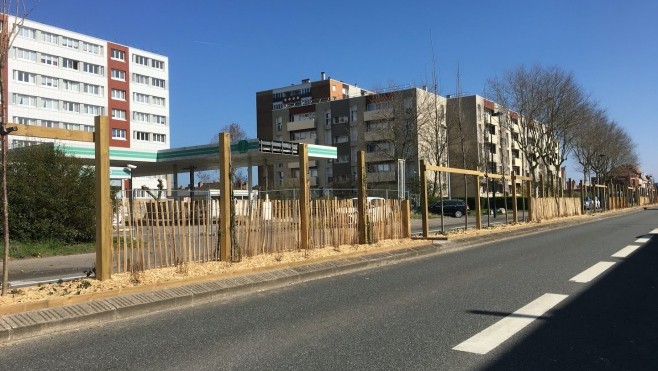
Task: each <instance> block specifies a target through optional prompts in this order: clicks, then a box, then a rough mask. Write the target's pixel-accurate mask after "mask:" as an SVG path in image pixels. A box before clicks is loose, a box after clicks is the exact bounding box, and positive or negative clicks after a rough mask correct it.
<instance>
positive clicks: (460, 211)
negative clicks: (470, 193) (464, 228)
mask: <svg viewBox="0 0 658 371" xmlns="http://www.w3.org/2000/svg"><path fill="white" fill-rule="evenodd" d="M427 210H428V211H429V212H431V213H434V214H441V201H437V202H435V203H433V204H431V205H430V206H429V207H428V208H427ZM468 210H469V208H468V205H466V202H464V201H463V200H443V215H452V216H454V217H455V218H461V217H462V215H464V214H466V212H468Z"/></svg>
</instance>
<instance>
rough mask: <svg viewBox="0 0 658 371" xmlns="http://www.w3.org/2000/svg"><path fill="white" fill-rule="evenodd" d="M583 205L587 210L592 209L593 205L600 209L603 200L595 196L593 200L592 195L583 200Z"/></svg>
mask: <svg viewBox="0 0 658 371" xmlns="http://www.w3.org/2000/svg"><path fill="white" fill-rule="evenodd" d="M583 206H585V210H590V209H592V206H594V208H595V209H600V208H601V201H599V198H598V197H594V199H593V200H592V198H591V197H585V201H584V202H583Z"/></svg>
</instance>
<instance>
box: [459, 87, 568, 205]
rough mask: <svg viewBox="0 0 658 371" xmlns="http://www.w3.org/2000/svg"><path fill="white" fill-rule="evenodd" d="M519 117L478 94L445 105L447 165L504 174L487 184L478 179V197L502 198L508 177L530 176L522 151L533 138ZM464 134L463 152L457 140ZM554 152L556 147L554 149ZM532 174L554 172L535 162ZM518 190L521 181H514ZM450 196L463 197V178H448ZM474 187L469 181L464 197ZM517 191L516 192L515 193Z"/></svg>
mask: <svg viewBox="0 0 658 371" xmlns="http://www.w3.org/2000/svg"><path fill="white" fill-rule="evenodd" d="M519 120H520V118H519V115H518V114H517V113H515V112H512V111H510V110H508V109H506V108H505V107H502V106H500V105H499V104H497V103H495V102H493V101H490V100H488V99H486V98H484V97H482V96H479V95H468V96H460V97H449V98H448V103H447V125H448V133H449V134H448V137H449V151H448V152H449V158H450V166H451V167H456V168H466V169H474V170H479V171H482V172H484V173H485V174H498V175H504V176H505V180H504V181H502V180H495V181H490V182H488V184H487V182H486V181H485V180H484V179H482V180H481V183H480V184H479V185H477V186H478V187H479V188H480V194H482V195H487V194H489V195H494V193H495V194H496V195H498V196H502V195H503V194H507V195H509V194H511V192H512V181H511V175H512V173H514V174H515V175H517V176H532V175H533V174H532V173H531V167H530V164H529V161H528V158H527V156H526V154H525V153H524V150H523V145H525V146H526V148H531V147H532V146H533V145H534V143H535V142H536V139H535V138H532V136H531V135H528V134H527V133H525V134H524V129H523V125H521V124H520V123H519ZM460 131H462V132H463V133H464V135H463V138H464V150H463V151H462V144H461V139H460V138H462V135H461V133H460ZM556 151H557V147H556ZM534 173H535V174H534V175H535V177H536V178H537V179H539V177H540V175H541V176H543V177H544V178H545V179H548V178H550V176H552V175H557V174H558V172H557V171H556V170H555V169H553V168H550V167H547V166H545V165H544V164H543V163H541V161H537V166H536V168H535V169H534ZM516 183H517V184H516V185H517V189H520V186H521V181H520V180H518V181H517V182H516ZM450 185H451V194H452V196H453V197H465V194H464V190H465V189H467V188H466V187H464V177H463V176H459V175H452V176H451V178H450ZM475 186H476V185H475V184H473V183H472V182H471V184H469V187H468V196H469V197H472V196H473V195H475V188H474V187H475ZM517 192H518V191H517Z"/></svg>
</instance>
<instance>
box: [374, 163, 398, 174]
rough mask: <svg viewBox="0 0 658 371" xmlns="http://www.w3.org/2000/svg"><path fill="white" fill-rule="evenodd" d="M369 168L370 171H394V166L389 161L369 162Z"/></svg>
mask: <svg viewBox="0 0 658 371" xmlns="http://www.w3.org/2000/svg"><path fill="white" fill-rule="evenodd" d="M369 170H370V171H369V172H370V173H389V172H393V171H395V166H394V165H393V164H390V163H383V164H371V165H370V166H369Z"/></svg>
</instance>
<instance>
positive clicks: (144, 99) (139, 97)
mask: <svg viewBox="0 0 658 371" xmlns="http://www.w3.org/2000/svg"><path fill="white" fill-rule="evenodd" d="M133 99H134V100H135V102H137V103H148V102H149V96H148V95H147V94H142V93H133Z"/></svg>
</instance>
